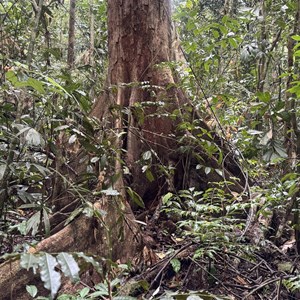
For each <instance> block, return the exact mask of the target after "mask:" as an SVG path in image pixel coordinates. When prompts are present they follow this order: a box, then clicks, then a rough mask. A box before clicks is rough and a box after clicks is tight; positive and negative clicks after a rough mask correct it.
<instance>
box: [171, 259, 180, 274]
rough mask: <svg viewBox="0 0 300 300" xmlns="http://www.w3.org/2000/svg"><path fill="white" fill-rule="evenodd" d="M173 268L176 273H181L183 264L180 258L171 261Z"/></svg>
mask: <svg viewBox="0 0 300 300" xmlns="http://www.w3.org/2000/svg"><path fill="white" fill-rule="evenodd" d="M170 263H171V266H172V268H173V270H174V272H175V273H178V272H179V271H180V268H181V263H180V260H179V259H178V258H173V259H172V260H171V261H170Z"/></svg>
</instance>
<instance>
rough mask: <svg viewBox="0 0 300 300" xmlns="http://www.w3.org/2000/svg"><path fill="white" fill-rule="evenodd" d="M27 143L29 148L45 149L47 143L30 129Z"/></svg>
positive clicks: (26, 137) (26, 139)
mask: <svg viewBox="0 0 300 300" xmlns="http://www.w3.org/2000/svg"><path fill="white" fill-rule="evenodd" d="M25 141H26V143H27V144H28V145H29V146H35V147H43V146H45V141H44V139H43V138H42V136H41V135H40V134H39V133H38V132H37V131H36V130H35V129H34V128H30V129H29V130H28V132H27V134H26V136H25Z"/></svg>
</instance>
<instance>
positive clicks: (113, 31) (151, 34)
mask: <svg viewBox="0 0 300 300" xmlns="http://www.w3.org/2000/svg"><path fill="white" fill-rule="evenodd" d="M108 12H109V18H108V30H109V72H108V74H109V77H108V85H109V86H110V87H115V91H114V92H113V93H112V94H110V97H111V98H113V100H112V101H114V103H116V104H117V105H118V106H119V107H121V108H127V109H128V110H127V112H128V114H127V116H125V115H123V116H121V117H120V119H119V120H117V121H116V123H115V126H116V127H117V128H118V127H119V128H120V130H121V129H122V128H124V127H126V128H127V137H126V140H124V144H123V145H122V146H123V148H125V149H126V150H127V155H126V163H127V165H128V167H129V169H130V170H131V174H132V176H131V179H132V181H133V182H131V185H132V187H133V188H134V189H135V190H136V191H138V192H139V193H140V194H141V195H142V196H143V195H144V194H145V193H146V191H147V190H149V188H150V190H151V189H152V187H151V184H150V183H149V182H146V181H145V178H141V175H142V174H141V167H140V166H138V164H137V161H138V160H139V159H140V157H141V153H142V152H143V151H146V150H149V149H150V147H151V148H152V149H153V150H154V151H155V152H156V153H157V154H158V156H159V157H160V159H161V162H163V163H166V162H167V160H168V158H169V156H170V154H172V153H173V152H174V146H175V143H174V139H172V138H171V137H170V135H171V134H172V133H174V131H175V130H174V129H175V124H174V122H172V121H171V119H170V118H167V117H163V116H162V115H163V113H165V112H166V111H168V112H170V111H172V110H173V109H175V108H178V103H177V97H176V92H175V90H174V88H170V87H169V88H166V87H168V86H170V85H172V84H174V79H173V76H172V72H171V70H170V68H168V67H158V66H157V64H160V63H162V62H169V61H170V60H171V56H172V51H171V23H170V19H169V16H170V3H169V1H149V0H141V1H134V0H127V1H123V0H117V1H108ZM143 83H147V84H146V85H147V86H148V87H146V85H143ZM159 101H161V102H160V103H162V102H164V104H163V105H161V106H160V107H158V102H159ZM141 102H151V103H152V104H151V106H147V105H144V106H143V113H142V114H143V116H141V115H139V116H137V109H138V108H137V106H136V104H137V103H141ZM102 114H103V100H102V101H101V100H100V101H98V103H97V104H96V105H95V107H94V109H93V115H95V116H97V117H99V118H101V117H102ZM155 114H160V115H161V117H158V116H153V115H155ZM149 115H152V117H151V116H149ZM144 117H145V119H144V120H141V118H144ZM147 186H148V188H147Z"/></svg>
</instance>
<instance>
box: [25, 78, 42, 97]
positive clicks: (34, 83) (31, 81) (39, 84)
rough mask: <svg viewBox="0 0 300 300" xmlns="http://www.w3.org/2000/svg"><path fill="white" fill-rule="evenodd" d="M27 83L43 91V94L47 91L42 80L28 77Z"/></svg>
mask: <svg viewBox="0 0 300 300" xmlns="http://www.w3.org/2000/svg"><path fill="white" fill-rule="evenodd" d="M27 84H28V85H29V86H31V87H32V88H34V89H35V90H36V91H38V92H39V93H41V94H44V93H45V90H44V86H43V83H42V82H41V81H39V80H36V79H34V78H28V80H27Z"/></svg>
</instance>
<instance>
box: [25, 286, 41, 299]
mask: <svg viewBox="0 0 300 300" xmlns="http://www.w3.org/2000/svg"><path fill="white" fill-rule="evenodd" d="M26 291H27V292H28V293H29V295H30V296H31V297H35V296H36V295H37V292H38V290H37V288H36V286H35V285H26Z"/></svg>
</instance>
